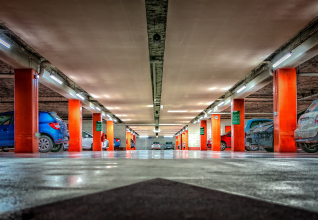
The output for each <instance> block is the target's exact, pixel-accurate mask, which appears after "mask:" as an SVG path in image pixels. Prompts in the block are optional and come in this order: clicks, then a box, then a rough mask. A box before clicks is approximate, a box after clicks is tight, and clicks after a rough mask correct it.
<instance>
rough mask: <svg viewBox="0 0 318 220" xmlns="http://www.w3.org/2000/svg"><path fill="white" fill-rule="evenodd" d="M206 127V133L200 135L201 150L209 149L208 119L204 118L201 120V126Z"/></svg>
mask: <svg viewBox="0 0 318 220" xmlns="http://www.w3.org/2000/svg"><path fill="white" fill-rule="evenodd" d="M201 127H204V135H200V147H201V150H207V146H206V142H207V122H206V120H202V121H201V122H200V128H201Z"/></svg>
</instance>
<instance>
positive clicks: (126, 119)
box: [122, 119, 131, 121]
mask: <svg viewBox="0 0 318 220" xmlns="http://www.w3.org/2000/svg"><path fill="white" fill-rule="evenodd" d="M122 121H131V119H122Z"/></svg>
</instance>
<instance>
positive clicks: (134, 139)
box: [132, 134, 137, 150]
mask: <svg viewBox="0 0 318 220" xmlns="http://www.w3.org/2000/svg"><path fill="white" fill-rule="evenodd" d="M132 136H133V138H132V139H133V141H134V142H135V148H133V149H132V150H136V146H137V144H136V135H134V134H133V135H132Z"/></svg>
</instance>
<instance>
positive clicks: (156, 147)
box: [151, 141, 174, 150]
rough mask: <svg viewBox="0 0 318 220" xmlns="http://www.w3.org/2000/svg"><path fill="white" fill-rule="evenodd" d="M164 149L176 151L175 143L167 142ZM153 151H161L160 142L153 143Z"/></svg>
mask: <svg viewBox="0 0 318 220" xmlns="http://www.w3.org/2000/svg"><path fill="white" fill-rule="evenodd" d="M163 147H164V149H165V150H173V149H174V143H173V142H165V143H164V146H163ZM151 150H161V144H160V142H158V141H154V142H152V144H151Z"/></svg>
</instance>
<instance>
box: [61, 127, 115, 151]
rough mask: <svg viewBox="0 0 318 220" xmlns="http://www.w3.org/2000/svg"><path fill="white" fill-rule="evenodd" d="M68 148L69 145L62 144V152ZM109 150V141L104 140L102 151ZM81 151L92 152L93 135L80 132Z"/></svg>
mask: <svg viewBox="0 0 318 220" xmlns="http://www.w3.org/2000/svg"><path fill="white" fill-rule="evenodd" d="M68 148H69V144H68V143H67V144H64V150H67V149H68ZM108 148H109V141H108V140H107V139H105V141H104V142H103V143H102V149H104V150H107V149H108ZM82 149H85V150H93V135H92V134H90V133H88V132H87V131H82Z"/></svg>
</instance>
